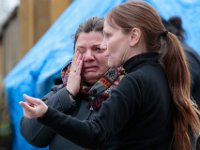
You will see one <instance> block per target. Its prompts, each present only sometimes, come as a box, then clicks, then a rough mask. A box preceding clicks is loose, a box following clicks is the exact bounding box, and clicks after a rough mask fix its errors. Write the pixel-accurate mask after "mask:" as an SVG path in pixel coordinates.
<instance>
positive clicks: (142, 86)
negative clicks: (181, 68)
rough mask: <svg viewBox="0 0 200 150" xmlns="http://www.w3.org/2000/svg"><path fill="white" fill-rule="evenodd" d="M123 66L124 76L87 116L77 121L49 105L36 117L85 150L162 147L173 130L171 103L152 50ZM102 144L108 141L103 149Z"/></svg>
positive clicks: (163, 149) (165, 148) (152, 149)
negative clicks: (95, 112) (96, 112)
mask: <svg viewBox="0 0 200 150" xmlns="http://www.w3.org/2000/svg"><path fill="white" fill-rule="evenodd" d="M124 68H125V70H126V73H127V75H126V76H125V77H124V78H123V79H122V80H121V82H120V84H119V86H118V87H117V89H116V90H113V92H112V95H111V97H110V98H108V100H106V101H105V102H103V105H102V107H101V109H100V111H99V113H98V114H97V115H94V116H93V117H92V119H90V120H79V119H77V118H75V117H73V116H70V115H66V114H64V113H61V112H59V111H57V110H56V109H54V108H52V107H49V108H48V110H47V112H46V114H45V115H44V116H43V117H41V118H38V120H39V121H40V122H42V123H43V124H45V125H47V126H48V127H50V128H51V129H53V130H54V131H55V132H57V133H59V134H60V135H62V136H64V137H66V138H67V139H69V140H71V141H73V142H75V143H77V144H79V145H81V146H84V147H87V148H96V147H101V148H102V149H111V150H114V149H120V150H121V149H125V150H129V149H130V150H145V149H148V150H168V149H169V148H170V145H171V141H172V134H173V123H172V115H173V102H172V99H171V95H170V90H169V87H168V83H167V79H166V76H165V73H164V70H163V68H162V66H161V65H160V63H159V56H158V54H156V53H146V54H141V55H138V56H135V57H133V58H131V59H129V60H128V61H127V62H126V63H125V65H124ZM60 100H61V101H65V99H60ZM63 107H68V105H64V106H63ZM63 109H64V110H65V109H66V108H63ZM111 136H114V139H112V141H110V137H111ZM106 142H110V144H108V145H109V146H107V148H105V147H104V145H107V144H106Z"/></svg>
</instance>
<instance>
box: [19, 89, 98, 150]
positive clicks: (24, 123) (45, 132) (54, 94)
mask: <svg viewBox="0 0 200 150" xmlns="http://www.w3.org/2000/svg"><path fill="white" fill-rule="evenodd" d="M43 100H44V101H45V103H46V104H47V105H48V106H50V107H52V108H54V109H57V110H59V111H60V112H63V113H65V114H69V115H72V116H76V117H77V118H79V119H89V118H90V116H91V115H92V114H93V113H94V112H95V110H90V109H89V105H88V101H87V100H83V99H81V100H79V101H78V102H77V103H75V102H73V101H71V100H70V98H69V95H68V93H67V90H66V89H65V87H63V86H62V85H60V86H55V87H54V88H52V91H51V92H50V93H48V94H47V95H46V96H44V98H43ZM62 100H63V101H62ZM20 130H21V134H22V135H23V137H24V138H25V139H26V140H27V141H28V142H29V143H30V144H32V145H34V146H37V147H46V146H48V145H49V149H51V150H83V149H85V148H82V147H79V146H78V145H76V144H74V143H72V142H70V141H68V140H67V139H66V138H63V137H62V136H60V135H58V134H56V133H55V132H54V131H52V130H51V129H49V128H47V127H46V126H44V125H43V124H41V123H40V122H38V121H37V119H27V118H24V117H23V118H22V119H21V124H20Z"/></svg>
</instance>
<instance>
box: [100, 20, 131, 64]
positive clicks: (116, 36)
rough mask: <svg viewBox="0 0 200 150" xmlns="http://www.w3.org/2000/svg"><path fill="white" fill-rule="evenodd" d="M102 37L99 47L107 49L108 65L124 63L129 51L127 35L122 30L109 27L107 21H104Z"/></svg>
mask: <svg viewBox="0 0 200 150" xmlns="http://www.w3.org/2000/svg"><path fill="white" fill-rule="evenodd" d="M103 34H104V38H103V41H102V44H101V48H103V49H107V54H106V56H107V57H108V66H109V67H119V66H121V65H123V64H124V62H125V61H126V60H127V58H128V53H129V52H130V47H129V35H128V34H127V35H126V34H124V33H123V32H122V30H120V28H119V29H117V28H113V27H111V26H110V25H109V24H108V23H107V21H105V22H104V29H103Z"/></svg>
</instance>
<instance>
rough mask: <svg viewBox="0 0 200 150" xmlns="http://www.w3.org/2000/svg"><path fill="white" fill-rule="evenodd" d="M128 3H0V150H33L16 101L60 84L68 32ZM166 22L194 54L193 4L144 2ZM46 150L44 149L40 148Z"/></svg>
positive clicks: (196, 5) (185, 0) (69, 45)
mask: <svg viewBox="0 0 200 150" xmlns="http://www.w3.org/2000/svg"><path fill="white" fill-rule="evenodd" d="M126 1H128V0H114V1H113V0H104V1H102V0H0V150H22V149H25V150H36V149H39V148H35V147H33V146H31V145H29V144H28V143H27V142H26V141H25V140H24V139H23V137H22V136H21V134H20V131H19V124H20V118H21V116H22V115H23V112H22V109H21V107H20V106H19V104H18V102H19V101H20V100H22V94H24V93H26V94H29V95H32V96H36V97H42V96H43V95H44V94H45V93H47V92H48V91H49V90H50V88H51V86H52V85H54V84H59V83H60V71H61V69H62V67H63V66H64V65H66V64H68V63H69V62H70V60H71V58H72V56H73V34H74V32H75V30H76V28H77V27H78V25H79V24H80V23H81V22H83V21H84V20H86V19H87V18H90V17H91V16H99V17H103V16H105V15H106V13H107V12H108V11H109V10H110V9H111V8H112V7H114V6H116V5H118V4H120V3H123V2H126ZM146 1H147V2H149V3H150V4H152V5H153V6H154V8H155V9H156V10H157V11H158V12H159V14H160V15H161V16H162V17H163V18H164V19H168V18H170V17H171V16H179V17H180V18H181V19H182V24H183V28H184V29H185V31H186V42H187V43H188V44H189V45H190V46H191V47H192V48H193V49H194V50H195V51H196V52H197V53H199V54H200V48H199V47H200V17H199V14H200V1H199V0H176V1H173V0H146ZM44 149H48V148H44Z"/></svg>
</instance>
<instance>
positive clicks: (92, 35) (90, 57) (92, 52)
mask: <svg viewBox="0 0 200 150" xmlns="http://www.w3.org/2000/svg"><path fill="white" fill-rule="evenodd" d="M102 40H103V34H102V33H101V32H89V33H80V35H79V37H78V39H77V41H76V46H75V50H78V51H79V52H80V53H81V54H83V67H82V73H81V74H82V77H83V79H84V80H85V81H86V82H87V83H90V84H93V83H95V82H96V81H98V80H99V78H100V77H101V76H102V75H103V74H104V73H105V72H106V71H107V70H108V65H107V61H108V60H107V58H106V57H105V55H104V51H105V50H103V49H100V45H101V42H102Z"/></svg>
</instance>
